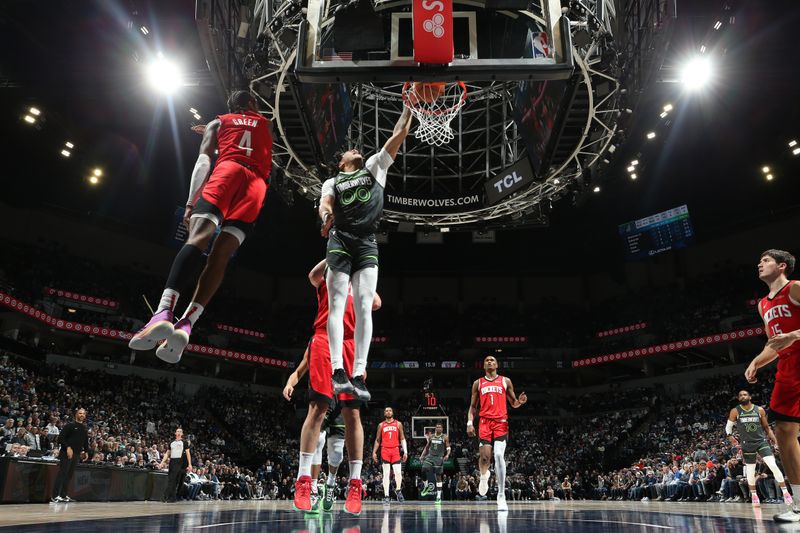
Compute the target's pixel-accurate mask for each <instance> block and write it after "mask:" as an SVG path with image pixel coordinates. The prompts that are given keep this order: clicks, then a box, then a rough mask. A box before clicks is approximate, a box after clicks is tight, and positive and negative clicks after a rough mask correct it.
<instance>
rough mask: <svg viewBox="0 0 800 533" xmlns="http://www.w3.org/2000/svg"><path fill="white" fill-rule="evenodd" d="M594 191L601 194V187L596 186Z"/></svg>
mask: <svg viewBox="0 0 800 533" xmlns="http://www.w3.org/2000/svg"><path fill="white" fill-rule="evenodd" d="M592 190H594V192H600V186H599V185H595V187H594V189H592Z"/></svg>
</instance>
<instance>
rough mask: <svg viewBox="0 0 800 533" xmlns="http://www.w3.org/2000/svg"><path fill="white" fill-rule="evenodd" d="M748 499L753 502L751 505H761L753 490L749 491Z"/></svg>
mask: <svg viewBox="0 0 800 533" xmlns="http://www.w3.org/2000/svg"><path fill="white" fill-rule="evenodd" d="M750 501H751V502H752V504H753V507H761V500H759V499H758V494H756V493H755V492H751V493H750Z"/></svg>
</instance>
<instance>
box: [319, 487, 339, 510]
mask: <svg viewBox="0 0 800 533" xmlns="http://www.w3.org/2000/svg"><path fill="white" fill-rule="evenodd" d="M335 501H336V490H335V487H329V486H328V484H327V483H325V484H324V485H323V488H322V510H323V511H325V512H326V513H329V512H330V511H331V509H333V503H334V502H335Z"/></svg>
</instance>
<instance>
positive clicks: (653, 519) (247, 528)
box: [0, 501, 800, 533]
mask: <svg viewBox="0 0 800 533" xmlns="http://www.w3.org/2000/svg"><path fill="white" fill-rule="evenodd" d="M342 504H343V502H337V507H336V508H335V511H334V512H333V513H329V514H321V515H317V516H310V515H306V516H303V515H302V514H300V513H296V512H294V511H293V510H292V508H291V506H292V503H291V502H285V501H281V502H270V501H241V502H240V501H234V502H228V501H226V502H184V503H175V504H162V503H157V502H123V503H113V502H112V503H71V504H59V505H47V504H26V505H4V506H2V507H0V531H2V532H5V531H20V532H22V531H24V532H25V533H34V532H56V531H57V532H60V533H65V532H73V531H74V532H105V531H109V532H114V533H128V532H133V531H137V532H138V531H147V532H156V531H157V532H167V531H197V532H219V531H244V532H251V531H253V532H254V531H269V532H270V533H272V532H275V533H282V532H295V533H300V532H308V533H361V532H364V533H365V532H368V531H369V532H371V531H375V532H379V533H422V532H424V533H451V532H452V533H468V532H473V531H474V532H477V533H522V532H526V533H527V532H534V531H537V532H538V531H541V532H558V533H571V532H579V531H580V532H600V531H603V532H606V531H623V532H629V531H631V532H632V531H648V532H659V531H664V532H667V531H676V532H677V531H681V532H683V531H692V532H695V531H696V532H705V531H714V532H722V531H725V532H762V531H764V532H767V531H800V525H798V526H794V525H779V524H776V523H774V522H773V521H772V516H773V515H774V514H776V513H778V512H780V511H781V510H782V508H783V506H780V505H763V506H762V507H761V509H753V508H752V507H751V506H750V505H747V504H735V503H730V504H706V503H700V504H692V503H669V502H667V503H663V502H648V503H640V502H583V501H581V502H520V503H515V502H509V512H508V513H498V512H497V510H496V508H495V506H494V504H493V502H475V503H463V502H445V503H443V504H442V505H441V506H440V508H437V507H435V506H434V505H433V504H432V503H410V502H407V503H404V504H398V503H395V502H393V503H392V504H391V505H390V506H384V505H383V504H382V503H380V502H368V503H365V504H364V510H363V512H362V514H361V516H360V517H358V518H354V517H349V516H347V515H345V514H344V513H343V512H342Z"/></svg>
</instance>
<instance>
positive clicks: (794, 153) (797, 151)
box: [792, 148, 800, 155]
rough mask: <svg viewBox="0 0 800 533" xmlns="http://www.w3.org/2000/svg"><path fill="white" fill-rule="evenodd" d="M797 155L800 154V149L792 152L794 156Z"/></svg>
mask: <svg viewBox="0 0 800 533" xmlns="http://www.w3.org/2000/svg"><path fill="white" fill-rule="evenodd" d="M797 154H800V148H795V149H794V150H792V155H797Z"/></svg>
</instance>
